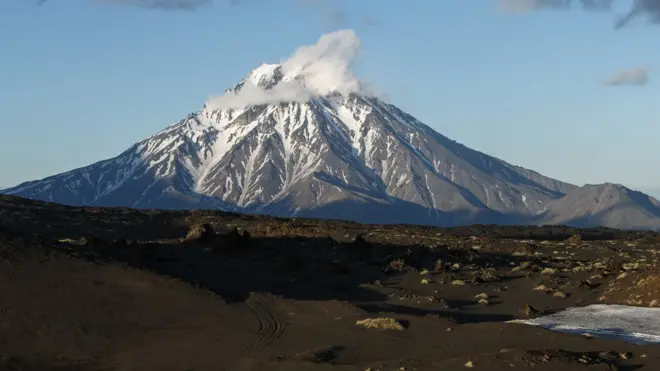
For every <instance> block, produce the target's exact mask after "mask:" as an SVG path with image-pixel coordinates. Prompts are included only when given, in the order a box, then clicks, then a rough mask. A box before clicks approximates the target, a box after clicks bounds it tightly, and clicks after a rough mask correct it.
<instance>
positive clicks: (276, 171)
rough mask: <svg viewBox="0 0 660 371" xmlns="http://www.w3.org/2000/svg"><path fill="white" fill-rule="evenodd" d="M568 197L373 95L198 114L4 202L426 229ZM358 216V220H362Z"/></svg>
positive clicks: (259, 77) (28, 186)
mask: <svg viewBox="0 0 660 371" xmlns="http://www.w3.org/2000/svg"><path fill="white" fill-rule="evenodd" d="M284 78H286V76H284V75H283V74H282V73H281V68H280V67H279V66H278V65H262V66H260V67H258V68H257V69H256V70H254V71H252V72H251V73H249V74H248V75H247V76H246V78H245V79H243V80H242V81H241V82H240V83H239V84H237V85H236V86H235V87H233V88H232V89H230V90H231V91H233V92H239V91H241V89H246V88H247V87H248V86H255V85H258V86H261V87H263V88H269V87H273V86H276V85H277V84H278V83H279V82H280V81H281V80H282V79H284ZM573 188H575V187H574V186H572V185H570V184H566V183H563V182H559V181H556V180H553V179H550V178H547V177H544V176H542V175H540V174H538V173H535V172H533V171H531V170H526V169H523V168H520V167H516V166H512V165H510V164H508V163H506V162H504V161H501V160H499V159H496V158H493V157H490V156H488V155H485V154H483V153H480V152H477V151H473V150H471V149H469V148H467V147H465V146H463V145H460V144H458V143H456V142H454V141H451V140H449V139H448V138H446V137H444V136H442V135H440V134H438V133H436V132H435V131H433V130H432V129H431V128H429V127H428V126H426V125H424V124H422V123H421V122H419V121H418V120H416V119H415V118H413V117H412V116H410V115H408V114H407V113H405V112H403V111H401V110H399V109H397V108H396V107H395V106H393V105H390V104H387V103H384V102H383V101H381V100H379V99H377V98H372V97H364V96H360V95H355V94H350V95H348V96H344V95H339V94H331V95H328V96H326V97H319V98H316V99H312V100H310V101H308V102H305V103H278V104H269V105H258V106H248V107H244V108H241V109H213V108H212V107H210V106H205V107H204V108H203V109H202V110H200V111H199V112H196V113H194V114H191V115H189V116H188V117H186V118H185V119H183V120H181V121H179V122H177V123H175V124H174V125H171V126H169V127H167V128H165V129H164V130H162V131H160V132H159V133H156V134H155V135H153V136H151V137H149V138H146V139H145V140H142V141H140V142H138V143H137V144H135V145H134V146H132V147H131V148H129V149H128V150H126V151H125V152H123V153H122V154H120V155H119V156H117V157H116V158H113V159H109V160H104V161H101V162H98V163H95V164H93V165H90V166H88V167H84V168H81V169H76V170H73V171H70V172H67V173H64V174H60V175H55V176H52V177H49V178H46V179H43V180H40V181H35V182H28V183H24V184H21V185H19V186H17V187H14V188H11V189H9V190H7V191H6V193H8V194H13V195H20V196H24V197H29V198H36V199H42V200H48V201H55V202H60V203H65V204H74V205H107V206H131V207H140V208H145V207H149V208H151V207H157V208H167V209H171V208H200V207H204V208H219V209H223V210H242V211H248V212H252V211H256V212H266V213H272V214H277V215H296V214H300V215H312V216H313V215H314V212H318V213H320V214H322V215H323V216H333V215H334V214H333V213H334V212H333V213H330V215H325V214H324V213H323V212H322V209H323V208H324V207H330V206H331V205H333V204H337V205H338V204H343V205H348V204H351V205H357V206H355V207H358V206H359V207H360V208H362V207H364V206H365V205H379V206H383V205H389V206H393V207H397V208H401V207H406V208H407V209H406V210H408V211H409V212H410V213H415V212H413V211H412V210H413V209H415V210H417V211H418V212H417V214H419V213H420V212H421V213H422V214H425V215H426V216H424V217H423V218H428V220H419V219H418V216H415V219H414V220H408V218H406V216H405V215H403V216H401V215H400V216H401V218H399V219H400V221H402V222H404V221H410V222H417V223H419V222H421V223H425V224H426V223H431V224H433V223H436V222H438V221H439V220H440V219H438V218H441V219H442V218H444V217H445V216H446V215H447V214H448V213H449V214H451V213H460V214H461V215H468V216H474V215H478V214H483V213H484V212H485V213H487V214H489V215H495V214H493V213H494V212H495V213H504V214H513V215H518V214H524V215H527V214H535V213H537V212H539V211H540V210H542V209H543V208H544V207H545V205H546V204H547V203H548V202H549V201H551V200H554V199H556V198H558V197H561V196H562V195H563V194H564V193H565V192H567V191H570V190H572V189H573ZM347 207H348V206H347ZM379 210H381V209H379ZM355 211H356V210H349V211H347V212H346V214H347V215H356V214H355ZM310 213H311V214H310ZM362 213H363V214H364V212H363V211H362ZM379 213H380V212H378V213H376V214H379ZM367 214H373V213H367ZM367 214H364V215H365V216H364V217H363V218H366V219H367V220H363V221H371V220H370V219H369V218H370V217H369V216H367ZM417 214H416V215H417ZM443 220H444V219H443Z"/></svg>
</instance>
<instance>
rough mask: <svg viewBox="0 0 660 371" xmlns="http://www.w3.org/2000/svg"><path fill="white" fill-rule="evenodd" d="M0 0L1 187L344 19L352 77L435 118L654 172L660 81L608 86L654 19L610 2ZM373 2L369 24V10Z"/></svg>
mask: <svg viewBox="0 0 660 371" xmlns="http://www.w3.org/2000/svg"><path fill="white" fill-rule="evenodd" d="M26 3H28V1H26V0H9V1H6V2H3V5H2V7H1V8H0V61H1V63H0V112H1V113H2V116H1V117H2V120H3V121H2V124H1V125H2V135H1V136H0V156H1V158H2V159H3V160H2V161H0V186H2V185H14V184H16V183H19V182H21V181H25V180H31V179H37V178H43V177H45V176H48V175H52V174H55V173H58V172H62V171H66V170H70V169H72V168H75V167H80V166H84V165H87V164H90V163H92V162H95V161H98V160H101V159H104V158H108V157H113V156H115V155H117V154H119V153H120V152H122V151H123V150H124V149H126V148H127V147H128V146H130V145H131V144H133V143H134V142H136V141H138V140H140V139H143V138H144V137H147V136H149V135H151V134H153V133H155V132H156V131H158V130H160V129H162V128H163V127H165V126H167V125H169V124H171V123H173V122H175V121H177V120H178V119H180V118H182V117H183V116H184V115H186V114H187V113H189V112H193V111H196V110H198V109H199V108H201V107H202V105H203V103H204V101H205V100H206V99H207V98H208V97H209V96H212V95H216V94H218V93H221V92H222V91H223V89H225V88H227V87H230V86H232V85H233V84H234V83H236V82H238V81H239V80H240V79H241V78H242V77H243V76H244V75H245V74H246V73H247V72H249V71H250V70H251V69H253V68H254V67H256V66H258V65H259V64H260V63H262V62H271V63H277V62H279V61H280V59H282V58H284V57H287V56H288V55H290V54H291V53H292V52H293V51H294V50H295V49H296V48H297V47H298V46H301V45H305V44H311V43H314V42H315V41H316V40H317V39H318V37H319V36H321V35H322V34H323V33H326V32H330V31H333V30H336V29H340V28H352V29H354V30H355V31H356V32H357V34H358V36H359V37H360V38H361V40H362V42H363V45H364V50H363V52H362V54H361V57H360V60H359V61H358V64H357V66H356V73H357V75H358V76H359V77H361V78H363V79H365V80H368V81H369V82H370V83H372V84H373V85H374V86H375V87H377V88H378V89H379V90H381V91H384V92H386V93H387V94H388V95H389V97H390V100H391V102H392V103H394V104H395V105H397V106H399V107H400V108H402V109H404V110H406V111H408V112H410V113H411V114H412V115H413V116H416V117H417V118H418V119H420V120H421V121H423V122H425V123H426V124H428V125H429V126H431V127H433V128H434V129H436V130H437V131H439V132H440V133H442V134H444V135H446V136H448V137H450V138H452V139H455V140H457V141H459V142H461V143H464V144H466V145H467V146H470V147H472V148H474V149H477V150H480V151H483V152H486V153H488V154H491V155H494V156H496V157H499V158H502V159H504V160H506V161H508V162H510V163H513V164H516V165H520V166H524V167H527V168H531V169H534V170H536V171H539V172H541V173H543V174H545V175H548V176H551V177H554V178H558V179H561V180H564V181H568V182H572V183H576V184H583V183H600V182H605V181H612V182H618V183H624V184H626V185H627V186H630V187H634V188H638V187H649V188H652V187H658V188H660V172H659V171H655V165H656V164H658V163H659V162H660V161H659V160H660V151H658V150H657V149H656V143H657V137H658V135H659V134H660V132H659V131H660V128H659V124H660V122H658V117H660V104H658V103H657V97H658V96H660V94H659V91H658V87H657V85H656V84H654V83H653V76H651V81H650V83H649V84H648V85H646V86H644V87H633V86H620V87H606V86H604V85H603V81H604V80H605V79H607V78H609V77H610V76H612V75H613V74H615V73H616V72H618V71H620V70H625V69H629V68H634V67H638V66H649V67H651V73H652V72H653V68H654V66H655V65H656V64H657V62H658V61H659V60H660V49H658V48H657V38H658V34H659V33H660V26H653V25H646V24H638V25H634V26H631V27H629V28H625V29H622V30H615V29H614V28H613V20H614V15H612V14H595V13H584V12H578V11H572V12H568V11H567V12H537V13H530V14H525V15H511V14H503V13H501V12H498V10H497V7H496V1H495V0H480V1H465V0H443V1H437V0H434V1H431V0H429V1H422V0H411V1H405V2H404V1H379V0H360V1H355V0H344V1H342V0H336V1H335V2H334V3H335V4H336V5H335V6H334V7H335V9H341V10H342V11H343V12H344V13H345V14H346V15H347V19H346V22H344V23H343V24H339V23H338V22H337V21H336V20H334V21H333V20H332V19H331V18H332V17H331V16H329V15H330V13H329V10H328V9H325V8H323V6H305V5H301V4H302V3H303V1H302V0H277V1H275V0H251V1H249V0H244V1H243V2H242V4H241V5H240V6H236V7H230V6H229V5H228V3H229V1H221V0H216V3H215V5H213V6H211V7H205V8H203V9H200V10H198V11H194V12H188V11H162V10H145V9H141V8H136V7H132V6H120V5H113V4H105V3H102V2H99V1H94V0H66V1H60V0H52V1H50V2H47V3H46V4H45V5H44V6H41V7H37V6H33V5H29V4H26ZM365 18H367V19H369V22H365Z"/></svg>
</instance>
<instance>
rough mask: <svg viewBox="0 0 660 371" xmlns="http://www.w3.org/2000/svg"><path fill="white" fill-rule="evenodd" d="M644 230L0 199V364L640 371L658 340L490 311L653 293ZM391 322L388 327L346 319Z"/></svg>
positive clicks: (651, 246) (539, 309) (657, 352)
mask: <svg viewBox="0 0 660 371" xmlns="http://www.w3.org/2000/svg"><path fill="white" fill-rule="evenodd" d="M659 250H660V236H659V235H658V234H656V233H651V232H622V231H616V230H609V229H590V230H577V229H572V228H565V227H557V226H554V227H515V226H512V227H498V226H468V227H462V228H453V229H443V228H428V227H413V226H402V225H397V226H382V225H373V226H366V225H358V224H354V223H349V222H340V221H326V220H302V219H276V218H269V217H262V216H249V215H238V214H227V213H220V212H211V211H208V212H207V211H191V212H165V211H145V210H131V209H102V208H74V207H65V206H60V205H55V204H46V203H41V202H36V201H30V200H25V199H20V198H13V197H7V196H0V369H4V370H35V371H36V370H59V371H65V370H66V371H69V370H94V371H102V370H103V371H105V370H108V371H111V370H158V371H164V370H190V371H192V370H232V371H233V370H236V371H240V370H276V371H277V370H282V371H284V370H286V371H296V370H360V371H364V370H372V371H376V370H382V371H385V370H462V369H469V368H470V367H471V368H472V369H477V370H479V369H481V370H486V369H487V370H489V371H497V370H527V369H530V370H532V369H533V370H539V371H543V370H562V371H572V370H658V369H660V346H658V345H653V346H651V345H633V344H629V343H624V342H621V341H614V340H604V339H598V338H588V337H584V336H578V335H568V334H562V333H557V332H551V331H548V330H544V329H542V328H538V327H533V326H526V325H520V324H508V323H505V321H507V320H511V319H516V318H528V317H530V316H535V315H539V314H542V313H549V312H552V311H555V310H559V309H563V308H567V307H572V306H583V305H588V304H594V303H622V304H634V305H641V306H654V305H658V300H660V280H659V279H658V277H659V276H658V271H657V259H658V251H659ZM367 318H392V319H394V320H395V321H396V322H395V323H398V324H399V325H400V328H399V329H378V328H365V327H363V326H359V325H357V323H356V322H357V321H361V320H364V319H367Z"/></svg>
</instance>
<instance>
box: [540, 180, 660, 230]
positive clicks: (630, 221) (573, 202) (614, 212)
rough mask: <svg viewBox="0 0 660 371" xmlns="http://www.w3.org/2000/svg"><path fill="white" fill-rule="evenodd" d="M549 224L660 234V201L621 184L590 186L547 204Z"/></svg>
mask: <svg viewBox="0 0 660 371" xmlns="http://www.w3.org/2000/svg"><path fill="white" fill-rule="evenodd" d="M543 221H544V223H546V224H567V225H573V226H578V227H588V226H594V225H600V226H605V227H610V228H620V229H652V230H660V201H658V200H656V199H655V198H653V197H650V196H648V195H646V194H644V193H641V192H639V191H634V190H631V189H628V188H626V187H624V186H622V185H620V184H613V183H605V184H588V185H585V186H583V187H580V188H578V189H575V190H573V191H571V192H570V193H568V194H567V195H566V196H564V197H562V198H561V199H558V200H555V201H552V202H550V203H549V204H548V207H547V210H546V211H545V212H544V214H543Z"/></svg>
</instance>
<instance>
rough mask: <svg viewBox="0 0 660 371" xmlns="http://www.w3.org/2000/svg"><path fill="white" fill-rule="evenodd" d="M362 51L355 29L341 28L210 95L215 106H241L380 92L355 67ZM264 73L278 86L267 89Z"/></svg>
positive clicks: (210, 105) (373, 94)
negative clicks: (236, 87) (237, 86)
mask: <svg viewBox="0 0 660 371" xmlns="http://www.w3.org/2000/svg"><path fill="white" fill-rule="evenodd" d="M359 50H360V39H359V38H358V37H357V35H356V34H355V32H354V31H353V30H348V29H347V30H339V31H335V32H331V33H328V34H325V35H323V36H321V37H320V38H319V39H318V41H317V42H316V43H315V44H312V45H306V46H302V47H300V48H298V50H296V51H295V52H294V53H293V55H291V56H290V57H289V58H287V59H285V60H283V61H282V62H281V64H279V65H270V66H269V65H262V66H261V67H259V68H258V69H257V70H255V71H252V72H251V74H250V75H248V78H247V79H246V80H245V83H244V84H243V86H242V87H241V88H240V89H239V90H233V91H228V92H226V93H225V94H224V95H222V96H219V97H215V98H211V99H210V100H209V101H208V102H207V106H209V107H211V108H212V109H230V108H242V107H246V106H251V105H261V104H274V103H281V102H306V101H309V100H310V99H312V98H314V97H320V96H328V95H331V94H333V93H339V94H343V95H348V94H351V93H357V94H361V95H367V96H376V95H379V94H377V93H376V92H375V91H373V90H372V89H371V88H370V87H368V86H367V85H366V84H365V83H363V82H361V81H359V80H358V79H357V78H356V77H355V75H354V74H353V71H352V67H353V64H354V62H355V59H356V57H357V55H358V52H359ZM263 76H266V79H271V80H273V82H274V83H276V84H275V85H273V86H272V87H270V88H268V89H266V88H264V87H263V86H262V85H263V84H260V81H262V80H261V79H262V78H263Z"/></svg>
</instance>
